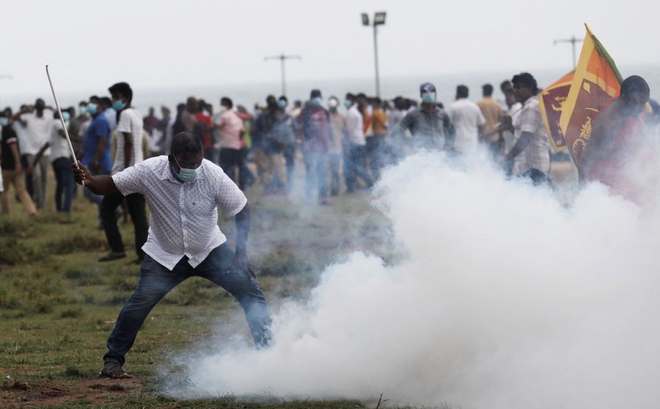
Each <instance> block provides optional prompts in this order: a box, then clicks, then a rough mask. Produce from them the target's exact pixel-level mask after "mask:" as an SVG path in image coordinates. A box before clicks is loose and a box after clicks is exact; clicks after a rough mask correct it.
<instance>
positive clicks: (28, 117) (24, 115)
mask: <svg viewBox="0 0 660 409" xmlns="http://www.w3.org/2000/svg"><path fill="white" fill-rule="evenodd" d="M15 119H16V120H17V122H19V123H20V124H21V125H22V126H23V127H25V129H26V131H27V135H28V140H27V143H26V144H25V147H24V148H23V154H24V155H25V156H26V160H27V163H28V164H31V163H33V162H34V159H35V157H36V156H37V153H38V152H39V149H41V147H42V146H44V144H46V142H48V141H49V140H50V135H51V131H52V128H53V113H52V109H51V108H46V103H45V102H44V100H43V99H41V98H39V99H37V101H36V102H35V103H34V112H28V111H27V110H25V111H20V112H19V113H18V114H17V115H16V116H15ZM49 167H50V149H46V151H45V152H44V153H43V156H42V157H41V159H40V160H39V163H38V164H37V166H35V168H34V172H32V185H31V188H32V191H31V192H30V194H31V195H32V199H33V200H34V204H35V205H36V206H37V209H38V210H42V209H43V208H44V207H45V206H46V187H47V183H48V168H49ZM28 191H30V186H29V185H28Z"/></svg>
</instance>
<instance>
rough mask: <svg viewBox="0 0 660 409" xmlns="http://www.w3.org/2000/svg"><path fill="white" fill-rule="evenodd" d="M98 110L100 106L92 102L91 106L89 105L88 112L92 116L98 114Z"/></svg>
mask: <svg viewBox="0 0 660 409" xmlns="http://www.w3.org/2000/svg"><path fill="white" fill-rule="evenodd" d="M97 109H98V106H97V105H96V104H95V103H93V102H90V103H89V104H87V112H89V114H90V115H94V114H96V111H97Z"/></svg>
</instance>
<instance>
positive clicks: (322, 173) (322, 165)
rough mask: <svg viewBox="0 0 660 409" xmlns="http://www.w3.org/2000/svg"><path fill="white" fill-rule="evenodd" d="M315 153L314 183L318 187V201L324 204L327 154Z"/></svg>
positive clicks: (326, 183) (326, 189)
mask: <svg viewBox="0 0 660 409" xmlns="http://www.w3.org/2000/svg"><path fill="white" fill-rule="evenodd" d="M316 155H317V159H316V185H317V187H318V189H319V203H321V204H325V203H326V201H325V198H326V197H328V154H327V153H326V152H319V153H317V154H316Z"/></svg>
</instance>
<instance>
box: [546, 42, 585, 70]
mask: <svg viewBox="0 0 660 409" xmlns="http://www.w3.org/2000/svg"><path fill="white" fill-rule="evenodd" d="M581 42H582V40H580V39H578V38H575V36H573V37H571V38H563V39H560V40H555V41H554V42H553V44H554V45H557V43H571V45H572V46H573V68H575V67H576V66H577V60H576V59H575V44H579V43H581Z"/></svg>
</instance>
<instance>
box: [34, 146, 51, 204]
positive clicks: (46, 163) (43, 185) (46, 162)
mask: <svg viewBox="0 0 660 409" xmlns="http://www.w3.org/2000/svg"><path fill="white" fill-rule="evenodd" d="M37 167H38V168H39V170H40V171H41V172H40V174H39V178H40V180H39V186H40V192H39V195H40V196H41V198H42V201H43V203H42V206H41V208H42V209H43V208H45V207H46V201H47V199H46V191H47V188H48V169H49V168H50V155H49V156H46V155H44V156H42V157H41V159H39V164H38V166H37ZM37 207H38V206H37Z"/></svg>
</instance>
